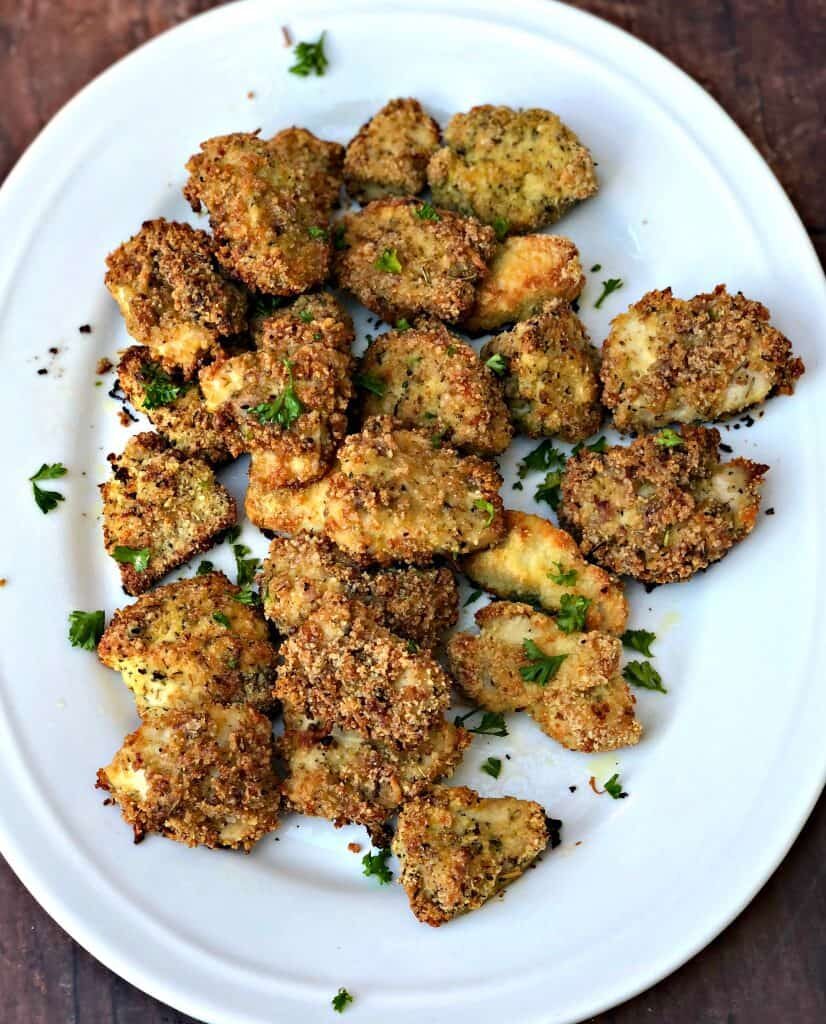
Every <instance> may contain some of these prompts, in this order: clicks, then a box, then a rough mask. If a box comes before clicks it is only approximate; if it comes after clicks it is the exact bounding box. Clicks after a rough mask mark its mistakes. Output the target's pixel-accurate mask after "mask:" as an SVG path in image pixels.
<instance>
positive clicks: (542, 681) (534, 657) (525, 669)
mask: <svg viewBox="0 0 826 1024" xmlns="http://www.w3.org/2000/svg"><path fill="white" fill-rule="evenodd" d="M522 649H523V650H524V652H525V657H526V658H527V659H528V661H529V662H530V664H528V665H523V666H522V668H520V669H519V674H520V675H521V676H522V678H523V679H524V680H525V682H526V683H537V684H538V685H539V686H545V685H546V684H547V683H549V682H550V680H551V679H553V678H554V676H555V675H556V674H557V672H558V671H559V667H560V665H561V664H562V662H563V661H564V660H565V659H566V658H567V657H568V655H567V654H546V653H545V652H544V651H543V650H542V649H541V648H539V647H537V646H536V644H535V643H534V642H533V640H529V639H525V640H523V641H522Z"/></svg>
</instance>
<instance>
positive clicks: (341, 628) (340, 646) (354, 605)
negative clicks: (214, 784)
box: [275, 596, 450, 747]
mask: <svg viewBox="0 0 826 1024" xmlns="http://www.w3.org/2000/svg"><path fill="white" fill-rule="evenodd" d="M280 653H281V657H282V659H283V662H282V666H281V668H280V670H279V673H278V679H277V681H276V686H275V694H276V696H277V697H278V699H279V700H280V701H282V703H283V704H284V707H285V709H286V713H287V714H288V715H289V716H291V717H295V716H297V715H303V716H304V717H305V718H307V719H309V720H310V722H311V725H310V728H313V729H322V730H324V731H326V732H329V731H330V729H331V728H332V727H333V726H334V725H338V726H340V727H341V728H343V729H352V730H354V731H356V732H358V733H359V734H360V735H362V736H364V737H365V738H367V739H371V740H377V741H380V742H393V743H396V744H397V745H398V746H400V747H412V746H416V745H418V744H419V743H420V742H421V740H422V738H423V737H424V735H425V734H426V733H427V732H428V731H429V729H430V728H431V726H432V725H433V723H434V722H435V720H436V719H437V718H439V717H441V715H442V714H443V712H444V711H446V710H447V707H448V704H449V703H450V680H449V679H448V677H447V675H446V674H445V672H444V670H443V669H442V668H441V667H440V666H439V664H438V663H437V662H436V661H435V660H434V659H433V658H432V657H431V655H430V654H429V653H428V652H427V651H424V650H418V649H416V647H415V645H414V644H411V643H410V641H405V640H402V639H401V638H400V637H397V636H395V634H393V633H391V632H390V630H388V629H385V628H384V626H381V625H379V623H378V622H377V621H376V617H375V615H373V613H372V612H371V611H370V610H369V609H368V608H366V607H365V606H364V605H363V604H361V602H360V601H351V600H348V599H347V598H344V597H335V596H326V597H324V598H323V599H322V601H321V602H320V604H319V606H318V608H317V610H316V612H315V614H314V615H313V616H312V618H310V619H308V620H306V621H305V622H304V623H303V624H302V625H301V626H299V628H298V629H297V630H296V631H295V632H294V633H293V634H292V636H290V637H289V639H288V640H286V641H285V643H284V644H283V646H282V647H281V652H280Z"/></svg>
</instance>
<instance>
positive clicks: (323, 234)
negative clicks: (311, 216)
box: [307, 225, 327, 242]
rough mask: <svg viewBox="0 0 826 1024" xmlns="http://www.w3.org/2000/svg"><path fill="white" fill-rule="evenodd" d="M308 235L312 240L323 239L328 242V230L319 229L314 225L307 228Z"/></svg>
mask: <svg viewBox="0 0 826 1024" xmlns="http://www.w3.org/2000/svg"><path fill="white" fill-rule="evenodd" d="M307 234H308V235H309V236H310V238H323V239H324V241H325V242H326V241H327V228H319V227H316V226H315V225H313V226H312V227H309V228H307Z"/></svg>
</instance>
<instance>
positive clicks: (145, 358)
mask: <svg viewBox="0 0 826 1024" xmlns="http://www.w3.org/2000/svg"><path fill="white" fill-rule="evenodd" d="M164 373H165V371H164V370H163V369H162V368H161V366H160V365H159V364H158V363H155V362H153V360H152V354H151V352H150V351H149V349H148V348H146V347H145V346H143V345H133V346H132V347H131V348H128V349H127V350H126V351H125V352H124V353H123V355H122V356H121V359H120V362H119V363H118V382H119V383H120V386H121V387H122V388H123V392H124V394H125V395H126V397H127V398H128V399H129V401H130V402H131V403H132V405H133V406H134V407H135V409H136V410H137V411H138V412H142V413H143V414H144V415H145V416H147V417H148V418H149V421H150V423H151V424H152V426H153V427H155V429H156V430H157V431H158V433H159V434H161V435H163V437H165V438H166V440H167V441H169V443H170V444H171V445H172V446H173V447H174V448H177V449H178V451H180V452H183V454H184V455H197V456H199V457H200V458H202V459H205V460H206V461H207V462H211V463H213V464H216V465H217V464H220V463H222V462H228V461H229V460H230V459H234V458H236V457H237V456H238V455H240V454H241V452H242V451H243V450H244V446H243V444H242V442H241V436H240V434H239V433H238V428H237V427H236V426H235V423H234V422H232V421H230V420H228V419H227V418H226V417H221V416H215V415H213V414H212V413H211V412H208V411H207V408H206V406H205V405H204V399H203V396H202V394H201V389H200V388H199V386H198V385H197V383H195V382H190V383H188V384H187V383H184V381H183V380H178V379H177V377H169V376H168V375H167V379H168V380H169V382H170V385H171V389H167V390H168V391H169V394H170V396H172V395H174V394H175V393H176V392H177V397H172V398H171V401H169V402H168V403H166V404H163V405H160V404H157V402H158V398H157V396H158V395H159V394H160V396H161V397H164V395H163V391H164V390H165V389H164V388H163V387H160V388H159V387H158V386H157V385H158V382H159V381H160V382H161V383H162V384H163V382H164ZM153 385H154V386H153ZM147 388H149V395H148V396H147ZM147 402H148V403H149V404H148V405H147Z"/></svg>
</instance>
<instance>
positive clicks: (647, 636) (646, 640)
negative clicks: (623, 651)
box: [620, 629, 657, 658]
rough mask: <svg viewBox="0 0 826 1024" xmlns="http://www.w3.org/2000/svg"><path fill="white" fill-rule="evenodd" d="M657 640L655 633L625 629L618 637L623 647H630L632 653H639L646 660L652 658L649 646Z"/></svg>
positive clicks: (645, 630)
mask: <svg viewBox="0 0 826 1024" xmlns="http://www.w3.org/2000/svg"><path fill="white" fill-rule="evenodd" d="M656 639H657V634H656V633H649V632H648V630H647V629H626V631H625V632H624V633H623V634H622V636H621V637H620V640H622V643H623V646H624V647H630V648H631V650H632V651H639V652H640V654H644V655H645V656H646V658H653V657H654V655H653V654H652V653H651V644H653V643H654V641H655V640H656Z"/></svg>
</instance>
